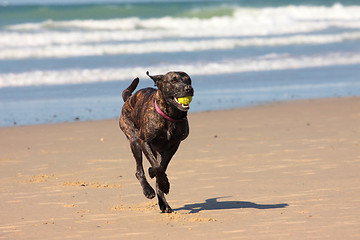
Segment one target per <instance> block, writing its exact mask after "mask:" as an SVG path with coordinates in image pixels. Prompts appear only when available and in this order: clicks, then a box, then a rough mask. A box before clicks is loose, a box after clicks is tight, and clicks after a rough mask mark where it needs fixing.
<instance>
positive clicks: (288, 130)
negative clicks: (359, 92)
mask: <svg viewBox="0 0 360 240" xmlns="http://www.w3.org/2000/svg"><path fill="white" fill-rule="evenodd" d="M358 109H360V97H349V98H342V97H341V98H329V99H311V100H296V101H287V102H276V103H268V104H264V105H260V106H251V107H245V108H238V109H232V110H221V111H209V112H196V113H191V114H189V117H188V118H189V124H190V135H189V137H188V139H186V140H185V141H184V142H183V143H182V144H181V146H180V148H179V150H178V152H177V153H176V154H175V156H174V158H173V160H172V161H171V163H170V165H169V168H168V171H167V174H168V177H169V181H170V184H171V187H170V193H169V194H168V196H167V199H168V202H169V204H170V206H171V207H172V208H173V209H174V210H175V212H173V213H171V214H161V213H160V211H159V209H158V206H157V205H156V200H155V199H153V200H148V199H146V198H145V197H144V196H143V195H142V191H141V187H140V185H139V183H138V181H137V180H136V178H135V176H134V173H135V162H134V159H133V157H132V154H131V151H130V148H129V144H128V141H127V139H126V138H125V136H124V135H123V133H122V132H121V130H120V129H119V127H118V124H117V119H110V120H101V121H87V122H72V123H61V124H58V123H56V124H44V125H31V126H16V127H3V128H0V146H2V147H1V148H2V150H1V154H0V180H1V182H2V185H1V187H0V210H1V214H2V217H1V218H0V239H65V238H70V239H89V238H96V239H100V238H106V239H119V238H121V237H123V238H127V239H143V238H144V237H150V238H151V239H163V238H165V239H183V238H184V237H186V239H234V238H237V239H241V238H244V239H257V240H258V239H299V240H300V239H334V240H335V239H340V238H344V237H345V238H346V239H358V238H359V237H360V230H359V229H360V223H359V221H358V216H359V214H360V207H359V204H358V199H359V198H360V187H359V186H360V179H359V174H358V173H359V169H360V158H359V152H360V140H359V139H360V138H359V136H360V129H359V122H360V112H359V110H358ZM148 167H149V164H148V162H147V161H146V160H144V168H145V169H147V168H148ZM149 182H150V184H151V185H153V186H154V182H155V181H154V180H153V179H152V180H150V181H149ZM54 233H56V234H54Z"/></svg>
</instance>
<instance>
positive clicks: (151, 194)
mask: <svg viewBox="0 0 360 240" xmlns="http://www.w3.org/2000/svg"><path fill="white" fill-rule="evenodd" d="M142 187H143V193H144V195H145V197H147V198H148V199H153V198H154V197H155V191H154V189H153V188H152V187H151V186H150V184H149V183H145V184H144V185H143V186H142Z"/></svg>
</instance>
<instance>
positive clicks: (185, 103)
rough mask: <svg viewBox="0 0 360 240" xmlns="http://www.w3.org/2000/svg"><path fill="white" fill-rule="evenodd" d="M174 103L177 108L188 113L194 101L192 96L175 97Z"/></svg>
mask: <svg viewBox="0 0 360 240" xmlns="http://www.w3.org/2000/svg"><path fill="white" fill-rule="evenodd" d="M173 99H174V102H175V103H176V106H177V107H178V108H179V109H180V110H182V111H187V110H189V109H190V103H191V101H192V96H185V97H174V98H173Z"/></svg>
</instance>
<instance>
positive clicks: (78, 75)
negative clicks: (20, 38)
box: [0, 52, 360, 87]
mask: <svg viewBox="0 0 360 240" xmlns="http://www.w3.org/2000/svg"><path fill="white" fill-rule="evenodd" d="M348 64H360V53H356V52H351V53H350V52H349V53H343V52H342V53H329V54H325V55H314V56H308V55H306V56H305V55H301V56H291V55H286V54H284V55H279V54H270V55H265V56H262V57H253V58H247V59H239V60H236V61H222V62H210V63H209V62H207V63H202V62H199V63H194V64H183V65H161V66H149V67H147V68H143V67H132V68H111V69H68V70H62V71H31V72H24V73H7V74H0V87H10V86H13V87H14V86H32V85H56V84H78V83H91V82H108V81H120V80H129V79H131V78H134V77H141V78H146V75H145V74H144V73H145V72H146V70H151V72H153V73H164V72H167V71H171V70H178V69H181V70H183V71H186V72H187V73H189V74H190V75H191V76H196V75H211V74H225V73H229V74H230V73H241V72H251V71H271V70H284V69H300V68H314V67H325V66H333V65H348Z"/></svg>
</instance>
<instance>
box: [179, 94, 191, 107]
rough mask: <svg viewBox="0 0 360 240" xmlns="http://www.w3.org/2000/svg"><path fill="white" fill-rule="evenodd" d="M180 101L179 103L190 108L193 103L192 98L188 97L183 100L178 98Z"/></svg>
mask: <svg viewBox="0 0 360 240" xmlns="http://www.w3.org/2000/svg"><path fill="white" fill-rule="evenodd" d="M177 100H178V101H179V103H181V104H183V105H185V106H188V105H189V104H190V103H191V101H192V96H186V97H182V98H178V99H177Z"/></svg>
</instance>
